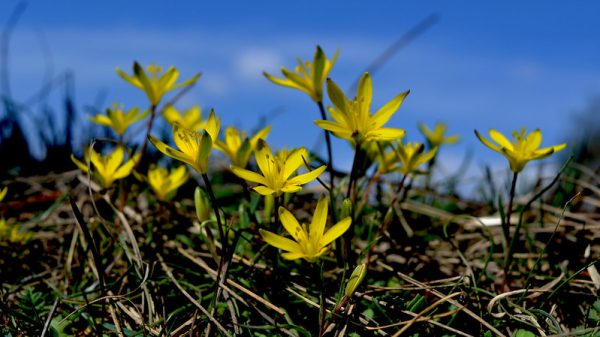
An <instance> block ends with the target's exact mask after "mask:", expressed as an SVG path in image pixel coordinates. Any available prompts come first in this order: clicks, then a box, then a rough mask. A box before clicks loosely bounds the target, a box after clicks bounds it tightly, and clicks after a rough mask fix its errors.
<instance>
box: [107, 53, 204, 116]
mask: <svg viewBox="0 0 600 337" xmlns="http://www.w3.org/2000/svg"><path fill="white" fill-rule="evenodd" d="M116 70H117V73H118V74H119V76H121V77H122V78H123V79H124V80H125V81H127V82H129V83H131V84H132V85H134V86H135V87H137V88H139V89H141V90H142V91H144V92H145V93H146V95H147V96H148V100H149V101H150V104H152V105H153V106H157V105H158V104H159V103H160V100H161V99H162V97H163V96H164V94H166V93H167V92H169V91H171V90H175V89H178V88H182V87H186V86H188V85H192V84H194V83H196V81H197V80H198V79H199V78H200V74H196V75H194V76H192V78H190V79H188V80H187V81H184V82H181V83H175V82H176V81H177V78H178V77H179V71H178V70H177V69H175V68H174V67H169V68H168V69H167V71H165V72H163V69H162V67H160V66H157V65H155V64H151V65H149V66H147V67H146V70H147V71H148V72H147V73H146V70H144V68H143V67H142V66H141V65H140V64H139V63H137V62H134V63H133V76H131V75H128V74H126V73H125V72H123V71H122V70H121V69H119V68H117V69H116Z"/></svg>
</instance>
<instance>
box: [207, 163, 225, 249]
mask: <svg viewBox="0 0 600 337" xmlns="http://www.w3.org/2000/svg"><path fill="white" fill-rule="evenodd" d="M202 180H204V185H206V191H207V192H208V197H209V198H210V203H211V204H212V208H213V211H214V212H215V217H216V218H217V227H218V231H219V240H221V246H222V249H223V254H221V255H222V257H224V256H225V251H226V250H227V249H226V248H227V242H226V238H225V233H223V223H222V222H221V214H220V213H219V205H218V203H217V198H216V197H215V193H214V192H213V189H212V185H211V183H210V179H208V175H207V174H206V173H202Z"/></svg>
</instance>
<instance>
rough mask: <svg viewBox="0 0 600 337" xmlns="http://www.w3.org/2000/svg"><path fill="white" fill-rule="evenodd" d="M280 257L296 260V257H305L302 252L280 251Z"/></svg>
mask: <svg viewBox="0 0 600 337" xmlns="http://www.w3.org/2000/svg"><path fill="white" fill-rule="evenodd" d="M281 257H283V258H284V259H286V260H297V259H301V258H306V254H304V253H303V252H294V253H291V252H287V253H281Z"/></svg>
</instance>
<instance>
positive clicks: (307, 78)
mask: <svg viewBox="0 0 600 337" xmlns="http://www.w3.org/2000/svg"><path fill="white" fill-rule="evenodd" d="M337 57H338V52H336V53H335V55H333V58H332V59H331V60H328V59H327V57H326V56H325V53H324V52H323V50H322V49H321V47H319V46H317V50H316V51H315V56H314V57H313V61H312V63H311V62H310V61H302V60H301V59H298V65H297V66H296V68H295V69H294V70H295V72H291V71H289V70H288V69H285V68H283V67H282V68H281V73H282V74H283V76H284V78H277V77H274V76H272V75H270V74H268V73H266V72H263V74H264V75H265V77H266V78H267V79H269V80H270V81H271V82H273V83H275V84H279V85H282V86H284V87H290V88H294V89H298V90H300V91H303V92H305V93H307V94H308V95H309V96H310V98H312V100H313V101H315V102H317V103H318V102H322V101H323V83H324V82H325V79H326V78H327V76H328V75H329V71H331V68H332V67H333V65H334V64H335V61H336V60H337Z"/></svg>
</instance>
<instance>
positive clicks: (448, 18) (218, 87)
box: [0, 0, 600, 167]
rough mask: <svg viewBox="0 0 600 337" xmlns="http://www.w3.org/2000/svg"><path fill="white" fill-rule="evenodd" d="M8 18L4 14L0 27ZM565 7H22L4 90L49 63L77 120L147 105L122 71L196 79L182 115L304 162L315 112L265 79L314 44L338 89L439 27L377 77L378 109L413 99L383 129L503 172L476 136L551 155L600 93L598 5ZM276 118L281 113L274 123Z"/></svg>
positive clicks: (341, 151) (16, 87)
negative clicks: (530, 142)
mask: <svg viewBox="0 0 600 337" xmlns="http://www.w3.org/2000/svg"><path fill="white" fill-rule="evenodd" d="M16 4H17V2H16V1H3V2H2V3H1V4H0V9H1V10H0V13H1V14H0V22H2V23H4V22H6V20H7V18H8V16H9V13H10V12H11V10H12V9H13V8H14V6H15V5H16ZM562 4H564V5H563V6H560V5H559V2H544V3H543V5H542V3H541V2H524V1H503V2H494V3H492V2H487V1H486V2H483V1H461V2H450V1H420V2H401V1H377V2H375V1H373V2H370V3H367V2H364V1H320V2H317V1H298V2H294V3H292V2H283V1H261V2H258V1H245V2H242V1H239V2H230V3H227V4H225V3H224V2H199V1H169V2H164V1H117V0H105V1H98V2H91V1H62V0H59V1H56V0H55V1H42V0H39V1H30V2H29V3H28V6H27V9H26V10H25V12H24V14H23V16H22V18H21V20H20V21H19V24H18V26H17V28H16V31H15V33H14V36H13V39H12V43H11V58H10V71H11V78H12V88H13V94H14V97H15V98H16V99H17V100H24V99H26V98H27V97H29V96H30V95H31V93H32V92H33V91H35V90H37V88H39V87H40V84H41V83H42V81H43V80H44V78H45V76H47V74H48V72H47V70H48V67H47V65H48V63H47V62H46V61H47V60H48V59H47V58H45V56H44V55H50V58H49V60H50V61H51V62H50V64H51V65H52V68H51V69H53V74H54V75H57V74H59V73H61V72H64V71H65V70H71V71H73V73H74V74H75V79H76V82H75V88H76V89H75V90H76V104H77V106H78V107H79V108H80V109H79V111H80V112H82V113H85V112H84V110H83V109H82V107H84V106H89V105H93V104H94V102H95V101H97V97H98V96H99V93H104V94H105V95H106V96H105V97H106V100H104V101H103V102H104V103H103V104H104V105H103V107H106V106H108V105H110V104H111V103H112V102H115V101H117V102H122V103H124V104H125V105H126V106H132V105H143V104H144V103H145V100H144V96H143V94H142V93H141V92H139V91H137V90H136V89H134V88H132V87H130V86H128V85H127V84H126V83H124V82H123V81H122V80H121V79H120V78H119V77H118V76H117V75H116V74H115V72H114V69H115V67H120V68H122V69H126V70H128V71H129V70H130V67H131V64H132V62H133V61H134V60H138V61H140V62H141V63H143V64H147V63H150V62H155V63H158V64H161V65H165V66H168V65H175V66H176V67H178V68H179V69H180V70H181V73H182V77H184V78H185V77H188V76H191V75H192V74H194V73H196V72H198V71H200V72H202V73H203V76H202V79H201V80H200V83H199V85H198V86H197V87H196V88H194V90H193V91H191V92H190V94H189V95H188V96H186V98H185V99H183V100H182V101H180V104H179V107H180V108H186V107H188V106H190V105H191V104H194V103H198V104H200V106H201V107H202V109H203V111H204V112H208V109H209V108H210V107H214V108H215V110H216V112H217V113H218V114H219V115H221V117H222V119H223V124H224V125H231V124H233V125H236V126H240V127H243V128H246V129H250V128H252V127H253V126H255V125H256V124H257V123H258V121H259V119H260V118H261V116H267V118H269V119H270V120H271V122H272V124H273V126H274V127H273V131H272V133H271V135H270V137H269V141H270V142H271V143H272V144H273V147H275V148H281V147H294V146H300V145H305V146H307V147H309V148H312V147H313V146H314V145H315V144H316V142H318V140H319V136H320V135H321V132H320V130H319V129H317V128H316V127H315V126H314V124H313V120H314V119H317V118H318V116H319V114H318V111H317V110H316V106H315V105H314V104H313V103H312V101H311V100H310V99H309V98H308V97H307V96H306V95H303V94H302V93H300V92H297V91H294V90H291V89H287V88H283V87H278V86H276V85H273V84H271V83H270V82H268V81H267V80H266V79H264V77H263V76H262V75H261V72H262V71H263V70H267V71H269V72H271V73H277V74H278V69H279V68H280V67H281V66H286V67H291V66H293V64H294V62H295V57H297V56H300V57H302V58H311V57H312V54H313V52H314V48H315V46H316V45H317V44H319V45H321V46H322V47H323V48H324V50H325V51H326V53H327V54H328V55H331V54H333V52H334V51H335V50H336V49H338V48H339V50H340V57H339V59H338V63H337V64H336V66H335V68H334V69H333V71H332V72H331V74H330V75H331V77H332V78H333V79H334V80H335V81H336V82H338V83H339V84H340V86H341V87H342V88H347V87H349V86H350V84H351V83H352V81H353V80H355V79H356V78H357V77H358V76H359V75H360V74H361V73H362V71H364V70H365V68H366V67H367V66H368V65H369V64H370V63H371V61H372V60H373V59H374V58H375V57H377V56H378V55H379V53H381V52H382V50H384V49H385V48H386V47H387V46H389V45H390V44H391V43H393V42H394V41H395V40H396V39H398V38H399V37H400V36H401V35H402V34H403V33H405V32H406V31H407V30H408V29H410V28H411V27H412V26H414V25H415V24H416V23H417V22H419V21H420V20H421V19H423V18H425V17H426V16H428V15H430V14H432V13H435V14H437V15H438V16H439V18H440V20H439V22H438V23H437V24H436V25H435V26H433V27H432V28H430V29H429V30H428V31H426V32H425V33H424V34H423V35H421V36H420V37H419V38H417V39H416V40H415V41H413V42H412V43H411V44H410V45H409V46H408V47H406V48H405V49H403V50H401V51H400V52H399V53H398V54H396V55H395V56H394V57H393V58H392V59H391V60H390V61H389V62H388V63H387V64H386V65H385V66H384V67H383V68H381V69H380V70H379V71H378V72H377V73H375V74H374V75H373V82H374V108H378V107H379V106H380V105H382V104H384V103H385V102H387V101H388V100H389V99H391V98H392V97H394V96H395V95H396V94H398V93H400V92H402V91H404V90H407V89H410V90H411V94H410V95H409V97H408V98H407V100H406V101H405V103H404V105H403V106H402V107H401V108H400V110H399V111H398V112H397V114H396V115H395V116H394V117H393V118H392V120H391V122H390V124H391V125H392V126H395V127H401V128H404V129H406V130H407V138H406V139H408V140H419V141H421V140H422V137H421V135H420V134H419V133H418V131H417V128H416V125H417V123H418V122H425V123H427V124H433V123H435V122H437V121H444V122H447V123H448V124H449V127H450V130H451V132H452V133H459V134H461V135H462V138H463V139H462V141H461V143H460V144H459V145H457V146H455V147H452V148H448V149H446V150H444V151H445V156H446V157H447V162H449V163H451V164H448V165H450V166H452V165H453V164H452V163H455V164H456V163H458V162H460V160H461V158H462V156H463V155H464V153H465V152H466V151H473V152H474V155H475V158H476V159H475V164H479V163H488V162H498V163H500V162H502V161H503V159H502V158H501V157H500V156H499V155H497V156H496V155H493V154H490V152H488V150H487V149H486V148H484V147H483V146H482V145H481V144H479V143H478V141H477V140H476V139H475V137H474V136H473V129H479V130H487V129H488V128H490V127H493V128H496V129H499V130H500V131H502V132H505V133H508V132H510V131H511V130H513V129H517V128H520V127H521V126H525V127H527V128H528V129H533V128H537V127H540V128H542V131H543V133H544V136H545V138H544V144H545V145H552V144H554V143H558V142H562V141H564V140H566V138H567V137H568V136H569V134H568V132H571V131H572V130H573V129H575V127H574V126H573V125H572V121H571V115H572V113H573V112H575V111H579V110H582V109H584V108H585V106H586V104H587V103H588V102H589V100H590V99H591V98H592V97H594V96H595V95H597V94H598V93H599V92H600V62H598V60H600V43H598V37H599V36H600V25H598V24H597V17H598V15H599V14H600V4H598V3H592V2H569V3H568V5H566V4H565V3H562ZM40 36H42V37H43V38H42V39H40ZM40 41H45V42H43V43H42V42H40ZM44 45H46V46H47V48H46V47H44ZM44 48H46V49H44ZM44 50H49V54H44V52H43V51H44ZM54 96H55V97H60V93H56V95H54ZM48 104H50V105H51V104H56V99H54V100H52V99H51V100H50V101H49V102H48ZM273 111H280V112H281V113H280V114H277V115H276V116H272V115H269V114H270V113H272V112H273ZM82 120H83V123H88V122H87V121H86V120H84V119H82ZM334 148H335V150H336V159H338V166H341V167H348V166H350V164H349V163H350V161H351V154H352V151H351V149H350V148H349V147H348V145H347V144H346V143H344V142H343V141H340V140H336V141H335V144H334Z"/></svg>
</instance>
